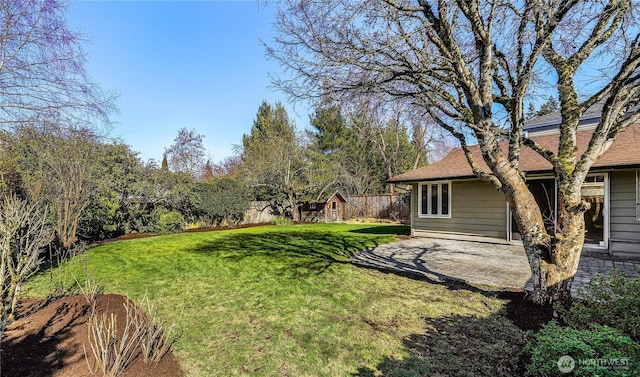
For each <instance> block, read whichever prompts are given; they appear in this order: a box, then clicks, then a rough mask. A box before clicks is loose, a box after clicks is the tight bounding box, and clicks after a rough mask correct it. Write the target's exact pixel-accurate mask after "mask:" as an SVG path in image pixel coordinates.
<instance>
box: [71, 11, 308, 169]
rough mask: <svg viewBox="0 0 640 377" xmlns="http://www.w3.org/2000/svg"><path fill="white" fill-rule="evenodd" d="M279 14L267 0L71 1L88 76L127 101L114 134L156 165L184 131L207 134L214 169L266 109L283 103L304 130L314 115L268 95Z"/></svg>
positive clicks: (120, 102)
mask: <svg viewBox="0 0 640 377" xmlns="http://www.w3.org/2000/svg"><path fill="white" fill-rule="evenodd" d="M275 11H276V5H275V4H274V3H273V2H272V3H270V4H268V6H266V7H265V2H264V1H255V0H247V1H72V2H71V3H70V6H69V14H68V20H69V22H70V23H71V25H72V27H73V28H74V29H76V30H78V31H80V32H81V33H82V34H83V35H84V36H85V37H86V38H87V39H88V40H89V42H88V43H87V44H86V46H85V48H86V51H87V53H88V58H89V62H88V67H87V68H88V71H89V72H90V74H91V75H92V76H93V78H94V79H95V80H96V81H97V82H99V83H100V84H101V86H102V87H103V88H104V89H106V90H115V91H117V92H119V93H120V94H121V96H120V98H119V100H118V108H119V113H118V114H115V115H114V116H113V117H112V119H113V120H114V121H115V122H116V123H117V124H116V125H115V128H114V129H113V131H112V136H116V137H120V138H122V139H123V140H124V141H125V142H126V143H127V144H129V145H131V146H132V149H133V150H136V151H138V152H140V157H141V158H142V159H143V160H145V161H146V160H148V159H155V160H157V161H159V160H160V159H161V158H162V153H163V151H164V149H165V148H166V147H168V146H169V145H171V144H172V143H173V139H174V138H175V136H176V135H177V133H178V130H179V129H180V128H182V127H186V128H188V129H196V130H197V132H198V133H200V134H202V135H204V136H205V137H204V144H205V147H206V148H207V151H208V153H210V155H211V157H212V160H213V161H215V162H217V161H220V160H222V159H223V158H225V157H227V156H230V155H231V154H232V153H233V151H232V150H233V145H234V144H240V143H241V139H242V134H243V133H248V132H249V130H250V128H251V125H252V124H253V120H254V118H255V115H256V112H257V110H258V107H259V106H260V103H261V102H262V101H263V100H267V101H269V102H270V103H275V101H277V100H280V101H282V102H283V103H284V104H285V106H286V107H287V109H288V111H289V115H290V116H291V117H292V119H293V120H294V121H295V123H296V125H297V126H298V128H303V127H305V125H306V124H301V123H302V122H308V116H307V114H308V112H309V109H308V108H306V107H304V106H301V105H298V106H296V107H295V109H294V108H293V106H292V105H291V104H288V103H287V102H286V97H285V95H284V94H283V93H281V92H278V91H276V90H274V89H271V88H269V86H270V79H269V74H270V73H271V74H278V73H281V69H280V67H279V65H278V64H277V62H275V61H269V60H267V58H266V57H265V51H264V47H263V46H262V45H261V44H260V40H263V41H265V42H270V41H271V40H272V38H273V31H272V28H271V23H272V21H273V18H274V14H275Z"/></svg>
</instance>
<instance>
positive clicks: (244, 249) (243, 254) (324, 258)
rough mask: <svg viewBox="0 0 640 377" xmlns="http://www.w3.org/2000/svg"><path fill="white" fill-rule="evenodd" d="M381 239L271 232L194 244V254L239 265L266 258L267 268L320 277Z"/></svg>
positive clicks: (342, 234) (331, 233)
mask: <svg viewBox="0 0 640 377" xmlns="http://www.w3.org/2000/svg"><path fill="white" fill-rule="evenodd" d="M382 240H388V238H385V237H382V238H381V237H375V236H374V235H364V234H362V235H358V234H350V233H349V232H342V233H341V232H323V231H313V230H283V231H280V230H271V231H268V232H265V233H257V234H253V233H232V234H226V235H225V236H224V237H220V238H216V239H213V240H210V241H206V242H203V243H201V244H199V245H196V246H195V247H194V248H193V249H192V250H193V251H194V252H196V253H204V254H210V255H211V256H212V257H216V258H224V259H226V260H230V261H234V262H241V261H243V260H245V259H247V258H257V257H263V258H264V257H266V258H268V260H267V263H269V264H270V266H268V267H270V268H276V269H277V270H279V271H280V272H281V273H283V274H287V275H295V276H297V277H302V276H305V275H311V274H320V273H322V272H324V271H326V270H327V269H328V268H329V267H331V266H332V265H334V264H350V263H351V257H352V256H353V255H354V254H355V253H357V252H359V251H361V250H367V249H370V248H372V247H375V246H377V245H378V243H379V242H381V241H382Z"/></svg>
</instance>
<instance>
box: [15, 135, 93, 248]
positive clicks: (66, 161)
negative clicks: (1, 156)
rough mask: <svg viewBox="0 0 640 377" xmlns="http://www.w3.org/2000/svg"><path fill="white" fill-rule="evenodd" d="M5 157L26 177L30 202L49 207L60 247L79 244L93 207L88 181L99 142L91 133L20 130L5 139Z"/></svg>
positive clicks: (25, 183) (25, 184)
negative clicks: (83, 222)
mask: <svg viewBox="0 0 640 377" xmlns="http://www.w3.org/2000/svg"><path fill="white" fill-rule="evenodd" d="M2 139H3V140H2V141H3V145H2V148H3V149H4V150H3V153H7V154H8V155H10V156H11V158H13V159H14V161H15V163H16V164H17V165H18V166H19V168H20V171H21V172H22V173H23V176H22V178H23V180H24V186H25V189H26V191H27V194H28V196H29V197H30V198H32V199H34V200H37V201H43V202H46V203H48V204H49V205H50V208H51V210H52V212H53V219H54V227H55V230H56V233H57V238H58V243H59V246H61V247H63V248H69V247H70V246H71V245H72V244H74V243H75V242H76V241H77V240H78V235H77V231H78V225H79V223H80V221H81V219H82V217H83V216H84V215H85V210H86V208H87V206H88V205H89V204H90V203H91V200H90V194H91V192H90V191H91V187H89V181H90V178H91V174H92V171H91V170H92V166H93V165H94V164H95V163H96V158H95V155H96V153H97V149H98V145H99V143H100V138H99V137H98V136H97V135H95V133H93V132H92V131H90V130H88V129H70V128H61V127H57V126H51V125H48V126H42V127H39V128H33V127H26V126H25V127H19V128H18V129H17V130H16V132H15V133H5V134H4V135H3V137H2Z"/></svg>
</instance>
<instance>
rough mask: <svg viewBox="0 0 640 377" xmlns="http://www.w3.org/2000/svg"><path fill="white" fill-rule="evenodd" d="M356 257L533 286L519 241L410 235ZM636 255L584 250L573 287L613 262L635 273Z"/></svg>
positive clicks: (501, 284) (431, 273) (511, 286)
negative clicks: (613, 255) (615, 255)
mask: <svg viewBox="0 0 640 377" xmlns="http://www.w3.org/2000/svg"><path fill="white" fill-rule="evenodd" d="M353 260H354V262H356V263H359V264H362V265H366V266H370V267H375V268H379V269H383V270H390V271H395V272H400V273H404V274H412V275H418V276H423V277H425V278H427V279H429V280H433V281H437V282H446V281H461V282H465V283H467V284H469V285H471V286H475V287H478V288H483V289H484V288H488V287H491V288H493V289H498V290H514V291H518V290H531V289H532V287H533V285H532V282H531V273H530V272H529V271H530V270H529V263H528V261H527V258H526V256H525V253H524V249H523V248H522V246H518V245H501V244H491V243H482V242H470V241H457V240H447V239H435V238H410V239H406V240H401V241H397V242H392V243H389V244H384V245H380V246H377V247H376V248H374V249H371V250H366V251H362V252H360V253H358V254H356V255H355V256H354V257H353ZM638 267H640V260H630V259H617V258H611V257H609V256H607V255H604V256H602V257H601V256H598V257H595V256H593V255H589V254H584V255H583V256H582V257H581V259H580V265H579V267H578V272H577V274H576V276H575V279H574V284H573V287H572V293H573V295H574V296H575V294H576V292H577V289H578V288H579V287H580V286H581V285H583V284H585V283H587V282H588V281H589V280H590V279H591V278H592V277H593V276H595V275H596V274H598V273H606V272H607V271H609V270H611V269H613V268H615V269H618V270H620V271H622V272H624V273H625V275H626V277H627V278H638V277H640V272H638Z"/></svg>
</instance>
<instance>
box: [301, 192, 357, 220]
mask: <svg viewBox="0 0 640 377" xmlns="http://www.w3.org/2000/svg"><path fill="white" fill-rule="evenodd" d="M346 203H347V199H345V197H344V196H343V195H342V194H340V193H339V192H335V193H334V194H333V195H331V196H329V197H328V198H327V199H326V200H321V201H317V202H305V203H303V204H301V205H300V206H299V207H298V211H299V213H300V221H305V222H324V223H328V222H332V223H335V222H341V221H343V220H344V214H345V209H346Z"/></svg>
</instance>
